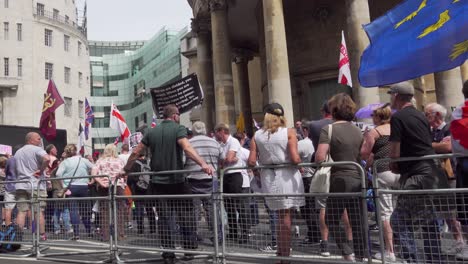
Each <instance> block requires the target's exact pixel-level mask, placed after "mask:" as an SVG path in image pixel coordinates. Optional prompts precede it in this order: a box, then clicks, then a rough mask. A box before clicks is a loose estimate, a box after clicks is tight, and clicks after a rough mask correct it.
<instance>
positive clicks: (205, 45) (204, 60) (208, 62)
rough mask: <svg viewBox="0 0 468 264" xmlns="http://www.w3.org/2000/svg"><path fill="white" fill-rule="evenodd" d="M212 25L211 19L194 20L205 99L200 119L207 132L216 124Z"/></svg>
mask: <svg viewBox="0 0 468 264" xmlns="http://www.w3.org/2000/svg"><path fill="white" fill-rule="evenodd" d="M210 29H211V24H210V19H209V18H203V17H197V18H196V19H193V20H192V31H193V32H194V33H195V34H196V36H197V63H198V69H197V75H198V80H199V81H200V84H201V86H202V89H203V94H204V95H205V99H204V100H203V105H202V107H201V113H200V119H201V121H203V122H204V123H205V125H206V131H207V132H209V131H211V130H213V128H214V126H215V124H214V122H215V114H214V111H213V110H214V109H215V95H214V84H213V61H212V59H211V32H210Z"/></svg>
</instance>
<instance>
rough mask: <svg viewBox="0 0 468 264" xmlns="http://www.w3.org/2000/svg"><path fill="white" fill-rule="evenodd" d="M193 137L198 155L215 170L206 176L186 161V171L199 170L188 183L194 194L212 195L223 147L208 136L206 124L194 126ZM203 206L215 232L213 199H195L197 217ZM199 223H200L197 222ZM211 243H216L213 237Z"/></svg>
mask: <svg viewBox="0 0 468 264" xmlns="http://www.w3.org/2000/svg"><path fill="white" fill-rule="evenodd" d="M192 132H193V137H192V138H191V139H189V142H190V144H192V147H193V148H194V149H195V150H196V151H197V152H198V154H199V155H200V156H201V157H202V158H203V159H204V160H205V161H206V163H208V165H211V166H212V167H213V168H214V172H213V176H210V175H208V174H206V173H205V172H203V171H201V167H200V166H199V165H198V164H197V163H195V161H193V160H191V159H187V160H186V161H185V165H184V169H186V170H198V171H197V172H191V173H190V174H189V175H188V176H187V179H188V183H189V184H190V187H191V189H192V194H211V193H212V192H213V191H215V189H217V188H218V181H217V174H216V173H217V170H218V162H219V160H220V159H221V153H222V150H221V145H220V144H219V143H218V142H217V141H216V140H214V139H212V138H210V137H208V136H206V127H205V123H203V122H201V121H197V122H195V123H193V125H192ZM201 205H203V208H204V209H205V210H206V214H205V215H206V220H207V222H208V226H209V228H210V230H213V227H214V226H213V219H212V217H213V203H212V201H211V199H201V200H200V199H194V207H195V215H196V216H198V215H199V213H200V209H201ZM197 222H198V221H197ZM218 230H219V232H218V234H219V237H218V239H221V237H222V235H221V225H219V226H218ZM210 239H211V241H215V240H214V237H213V236H212V237H211V238H210Z"/></svg>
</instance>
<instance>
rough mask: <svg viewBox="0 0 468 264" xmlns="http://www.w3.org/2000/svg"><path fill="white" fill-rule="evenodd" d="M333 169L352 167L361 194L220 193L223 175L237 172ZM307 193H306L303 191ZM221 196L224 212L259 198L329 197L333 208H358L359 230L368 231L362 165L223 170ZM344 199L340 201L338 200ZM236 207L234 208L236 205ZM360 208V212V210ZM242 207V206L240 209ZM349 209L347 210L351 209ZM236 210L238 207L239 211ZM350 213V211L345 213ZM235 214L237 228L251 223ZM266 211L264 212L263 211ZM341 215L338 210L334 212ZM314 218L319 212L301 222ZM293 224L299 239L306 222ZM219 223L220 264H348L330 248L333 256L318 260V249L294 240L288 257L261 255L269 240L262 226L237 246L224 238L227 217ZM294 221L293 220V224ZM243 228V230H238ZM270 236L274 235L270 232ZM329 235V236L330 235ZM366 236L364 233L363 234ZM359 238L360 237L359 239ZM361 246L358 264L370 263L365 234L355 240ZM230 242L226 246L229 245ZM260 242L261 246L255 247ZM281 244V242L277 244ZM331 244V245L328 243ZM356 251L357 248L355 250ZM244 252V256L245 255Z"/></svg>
mask: <svg viewBox="0 0 468 264" xmlns="http://www.w3.org/2000/svg"><path fill="white" fill-rule="evenodd" d="M336 165H352V166H354V167H356V168H357V171H358V172H359V176H360V179H361V191H360V192H350V193H305V194H297V193H296V194H294V193H291V194H283V195H277V194H251V193H243V194H241V193H226V192H223V182H224V180H225V177H226V176H225V175H226V174H229V171H233V170H239V169H246V170H262V169H281V168H300V167H332V166H336ZM306 192H307V191H306ZM220 196H221V204H222V205H221V207H222V208H223V209H224V211H229V210H232V209H230V208H227V206H238V203H241V204H242V200H243V199H251V198H252V197H255V198H258V199H261V200H263V199H265V198H266V199H268V198H270V199H271V198H278V197H288V198H291V197H309V198H314V199H315V198H326V197H328V199H329V201H330V200H332V199H330V198H335V199H333V201H334V203H335V204H336V203H337V202H335V201H338V203H341V204H338V206H341V207H347V206H351V207H352V206H353V205H354V206H355V205H356V204H357V206H358V208H356V210H358V212H359V211H360V214H359V216H358V218H359V220H358V221H359V223H358V224H357V225H359V227H361V228H363V231H364V230H367V227H368V219H367V204H366V197H367V191H366V178H365V173H364V170H363V168H362V166H361V165H359V164H358V163H355V162H329V163H325V162H324V163H320V164H317V163H301V164H298V165H291V164H281V165H270V166H256V167H235V168H227V169H225V170H222V172H221V177H220ZM339 198H343V199H339ZM229 200H237V201H231V202H229V203H230V204H228V205H226V203H227V202H228V201H229ZM236 203H237V204H236ZM359 206H360V208H359ZM240 207H241V206H240ZM351 207H348V208H351ZM238 208H239V207H238ZM348 210H349V209H348ZM237 211H238V212H237V213H236V214H237V221H238V224H239V225H242V222H244V224H245V223H246V222H250V219H242V213H241V212H240V211H241V210H240V209H238V210H237ZM264 211H266V210H264ZM337 211H340V210H337ZM268 214H269V213H268V212H267V213H264V214H263V215H268ZM316 214H318V212H312V215H306V216H303V218H307V217H316ZM334 217H335V218H340V220H341V213H340V215H338V216H334ZM291 218H294V219H295V220H296V223H293V225H294V228H295V229H296V236H298V237H301V236H300V235H299V234H297V230H298V229H299V230H300V227H303V226H304V225H305V223H304V221H305V219H302V221H299V220H297V219H298V217H293V216H291ZM221 220H222V223H223V227H224V228H223V240H222V250H221V252H222V261H223V263H224V261H225V260H235V259H249V260H271V261H273V260H274V261H280V260H283V261H293V262H306V263H347V261H344V260H343V259H342V256H341V252H340V251H339V250H338V249H337V248H336V247H334V246H333V245H330V246H331V247H332V249H333V251H332V253H334V254H333V255H332V256H329V257H321V256H319V253H318V248H317V245H315V246H313V245H307V246H301V245H300V244H299V243H298V238H295V239H293V241H292V249H291V250H292V252H291V255H290V256H289V257H284V256H282V257H280V256H276V254H275V253H276V250H268V251H267V250H265V251H264V250H262V251H264V252H263V253H262V252H261V251H260V250H259V247H263V246H267V244H268V242H271V241H267V240H269V239H268V238H265V235H263V233H265V231H266V230H267V229H268V228H267V227H265V225H263V226H261V225H260V227H255V228H252V229H253V230H254V232H253V234H252V237H253V238H254V239H253V241H252V240H249V239H247V241H245V239H243V240H244V241H242V242H241V243H236V242H232V239H229V238H232V235H229V236H231V237H229V236H227V235H226V233H228V232H227V230H226V228H227V226H228V225H229V224H228V223H227V222H229V220H227V219H226V217H222V218H221ZM235 221H236V220H234V221H233V220H231V221H230V222H231V223H235ZM293 221H294V220H293ZM241 228H242V227H241ZM270 232H273V231H271V230H270ZM330 233H331V232H330ZM364 233H366V232H364ZM329 236H330V237H333V236H332V235H331V234H330V235H329ZM358 236H359V235H358ZM361 238H362V240H363V241H361V244H362V245H363V248H361V250H363V251H364V252H363V253H364V255H365V256H364V258H363V259H362V260H360V261H362V262H361V263H364V262H368V263H371V261H372V259H371V258H370V257H367V255H368V251H367V249H366V248H367V245H368V244H369V243H368V236H367V233H366V234H362V236H360V238H356V237H354V239H355V240H357V239H361ZM228 241H229V242H228ZM259 241H260V244H257V243H258V242H259ZM277 242H279V243H281V241H277ZM330 244H331V243H330ZM354 248H355V249H356V247H354ZM245 252H247V253H245Z"/></svg>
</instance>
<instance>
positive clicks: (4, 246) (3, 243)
mask: <svg viewBox="0 0 468 264" xmlns="http://www.w3.org/2000/svg"><path fill="white" fill-rule="evenodd" d="M22 240H23V233H22V230H20V228H19V227H18V226H17V225H15V224H10V225H8V226H5V227H2V228H1V229H0V253H1V252H13V251H17V250H18V249H20V248H21V245H18V244H11V243H8V242H21V241H22Z"/></svg>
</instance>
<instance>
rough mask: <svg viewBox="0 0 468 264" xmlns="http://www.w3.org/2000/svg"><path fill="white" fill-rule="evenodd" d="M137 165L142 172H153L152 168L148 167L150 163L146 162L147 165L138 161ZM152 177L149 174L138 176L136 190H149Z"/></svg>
mask: <svg viewBox="0 0 468 264" xmlns="http://www.w3.org/2000/svg"><path fill="white" fill-rule="evenodd" d="M136 163H137V164H138V165H140V172H151V168H150V166H149V165H148V161H146V164H145V163H143V162H141V161H140V160H137V161H136ZM150 178H151V177H150V175H149V174H143V175H140V176H138V180H137V181H136V184H135V185H136V188H137V189H138V190H140V191H146V190H148V187H149V185H150Z"/></svg>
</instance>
